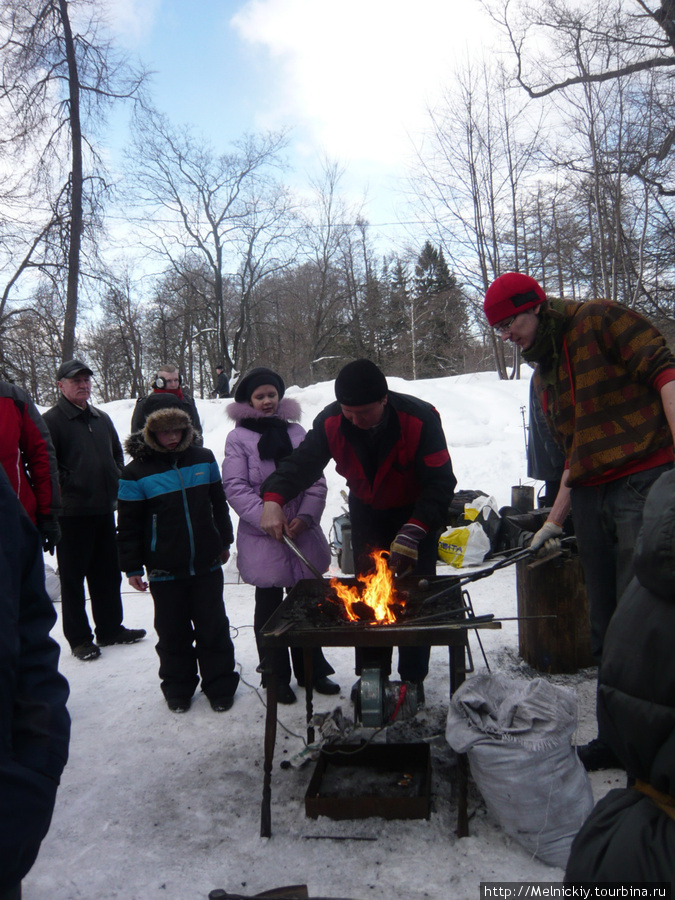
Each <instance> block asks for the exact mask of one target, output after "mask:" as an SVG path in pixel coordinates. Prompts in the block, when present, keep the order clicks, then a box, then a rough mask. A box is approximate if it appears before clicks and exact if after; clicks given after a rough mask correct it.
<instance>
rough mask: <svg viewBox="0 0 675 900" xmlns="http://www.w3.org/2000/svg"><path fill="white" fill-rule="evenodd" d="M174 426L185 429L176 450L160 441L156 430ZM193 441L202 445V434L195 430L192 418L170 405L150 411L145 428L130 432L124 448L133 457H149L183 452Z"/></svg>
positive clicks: (168, 429) (169, 428) (170, 428)
mask: <svg viewBox="0 0 675 900" xmlns="http://www.w3.org/2000/svg"><path fill="white" fill-rule="evenodd" d="M174 428H179V429H181V430H182V431H183V439H182V440H181V442H180V443H179V444H178V446H177V447H176V448H175V450H167V449H166V447H162V445H161V444H160V443H159V441H158V440H157V438H156V437H155V432H156V431H171V430H173V429H174ZM193 443H194V444H197V445H200V444H201V435H200V434H199V432H198V431H195V429H194V427H193V425H192V419H191V418H190V416H189V415H188V414H187V413H186V412H185V411H184V410H182V409H176V407H173V406H169V407H164V408H162V409H158V410H155V412H153V413H150V415H149V416H148V418H147V419H146V420H145V426H144V428H143V430H142V431H136V432H134V433H133V434H130V435H129V437H128V438H127V439H126V441H125V442H124V449H125V450H126V451H127V453H128V454H129V456H131V457H132V458H133V459H148V458H149V457H151V456H152V455H153V454H155V453H166V454H168V453H183V452H184V451H185V450H187V449H188V447H190V446H191V445H192V444H193Z"/></svg>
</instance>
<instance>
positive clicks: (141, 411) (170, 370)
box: [131, 363, 202, 434]
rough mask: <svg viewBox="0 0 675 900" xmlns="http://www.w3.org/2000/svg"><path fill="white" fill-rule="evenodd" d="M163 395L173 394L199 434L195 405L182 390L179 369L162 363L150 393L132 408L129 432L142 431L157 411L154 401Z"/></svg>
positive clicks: (200, 424) (199, 427) (197, 414)
mask: <svg viewBox="0 0 675 900" xmlns="http://www.w3.org/2000/svg"><path fill="white" fill-rule="evenodd" d="M165 394H173V395H174V397H178V399H179V400H180V401H181V403H182V404H183V409H184V410H185V411H186V412H187V414H188V415H189V416H190V418H191V419H192V424H193V425H194V427H195V428H196V429H197V431H199V432H200V434H201V430H202V423H201V421H200V419H199V413H198V412H197V404H196V403H195V401H194V399H193V398H192V397H190V395H189V394H188V393H187V391H184V390H183V377H182V375H181V374H180V369H179V368H178V366H175V365H174V364H173V363H164V364H163V365H161V366H160V367H159V369H158V370H157V375H156V376H155V380H154V381H153V383H152V393H151V394H148V395H147V396H146V397H139V398H138V400H137V401H136V406H134V411H133V414H132V416H131V432H132V434H133V433H134V432H136V431H142V430H143V426H144V425H145V420H146V419H147V418H148V416H149V415H150V413H151V412H152V411H153V409H157V404H156V403H155V400H157V399H159V398H161V397H162V396H164V395H165Z"/></svg>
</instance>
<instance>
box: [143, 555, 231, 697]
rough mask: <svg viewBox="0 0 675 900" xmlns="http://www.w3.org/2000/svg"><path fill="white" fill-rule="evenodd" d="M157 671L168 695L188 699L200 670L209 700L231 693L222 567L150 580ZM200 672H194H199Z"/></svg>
mask: <svg viewBox="0 0 675 900" xmlns="http://www.w3.org/2000/svg"><path fill="white" fill-rule="evenodd" d="M150 592H151V593H152V599H153V600H154V603H155V631H156V632H157V637H158V638H159V640H158V641H157V644H156V645H155V650H156V651H157V655H158V656H159V677H160V679H161V682H162V693H163V694H164V696H165V697H166V699H167V700H171V699H181V700H187V699H189V698H190V697H192V695H193V694H194V692H195V689H196V687H197V685H198V684H199V675H201V681H202V690H203V691H204V693H205V694H206V696H207V697H208V698H209V700H219V699H221V698H223V697H232V696H234V692H235V691H236V690H237V685H238V684H239V673H238V672H235V668H234V667H235V660H234V644H233V643H232V638H231V637H230V622H229V619H228V618H227V613H226V612H225V603H224V602H223V570H222V569H220V568H219V569H216V571H215V572H209V573H208V574H206V575H193V576H192V577H191V578H176V579H174V580H172V581H151V582H150ZM198 672H199V674H198Z"/></svg>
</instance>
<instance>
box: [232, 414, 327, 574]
mask: <svg viewBox="0 0 675 900" xmlns="http://www.w3.org/2000/svg"><path fill="white" fill-rule="evenodd" d="M227 414H228V416H229V417H230V418H231V419H233V420H234V421H235V422H236V423H237V425H236V427H235V428H233V429H232V431H231V432H230V433H229V434H228V436H227V441H226V442H225V459H224V460H223V487H224V488H225V496H226V497H227V502H228V503H229V505H230V506H231V507H232V509H233V510H234V511H235V512H236V513H237V515H238V516H239V527H238V529H237V567H238V569H239V574H240V575H241V577H242V579H243V580H244V581H245V582H246V584H254V585H255V586H256V587H292V586H293V585H294V584H295V583H296V582H298V581H299V580H300V579H301V578H311V577H312V573H311V572H310V571H309V570H308V569H307V567H306V566H304V565H303V564H302V563H301V562H300V560H299V559H298V557H297V556H296V555H295V554H294V553H293V551H292V550H291V549H290V548H288V547H287V546H286V545H285V544H283V543H281V542H280V541H276V540H275V539H274V538H273V537H270V536H269V535H268V534H266V533H265V532H264V531H261V529H260V528H259V527H258V526H259V524H260V516H261V515H262V508H263V501H262V497H261V496H260V486H261V484H262V483H263V481H264V480H265V479H266V478H267V476H268V475H271V474H272V472H273V471H274V469H275V465H274V461H273V460H271V459H265V460H261V459H260V456H259V454H258V441H259V440H260V435H259V434H258V432H256V431H251V429H250V428H246V427H244V426H243V425H241V424H240V422H241V420H242V419H253V418H263V414H262V413H261V412H259V411H258V410H255V409H253V407H252V406H249V404H248V403H230V404H228V406H227ZM276 414H277V416H278V417H279V418H280V419H283V420H284V421H286V422H289V423H291V424H289V426H288V436H289V437H290V439H291V443H292V444H293V447H297V446H298V444H299V443H300V442H301V441H302V439H303V438H304V436H305V429H304V428H303V427H302V426H301V425H298V424H296V422H297V420H298V419H299V418H300V415H301V411H300V404H299V403H298V402H297V400H291V399H290V398H288V397H284V398H282V400H281V401H280V403H279V408H278V410H277V413H276ZM326 491H327V488H326V479H325V478H323V477H322V478H320V479H319V480H318V481H316V482H315V483H314V484H313V485H312V486H311V487H310V488H308V489H307V490H306V491H303V493H301V494H298V496H297V497H296V498H295V499H293V500H291V501H289V502H288V503H287V504H286V505H285V506H284V513H285V515H286V518H287V520H288V521H289V522H291V521H292V520H293V519H295V518H298V517H299V518H301V519H303V520H304V521H305V522H306V523H307V525H308V526H309V527H308V528H307V529H306V530H305V531H303V532H302V534H301V535H300V536H299V537H298V538H297V540H296V544H297V546H298V547H299V549H300V550H301V551H302V553H303V554H304V555H305V556H306V557H307V559H308V560H309V561H310V562H311V563H313V564H314V565H315V566H316V568H317V569H318V570H319V571H320V572H325V571H326V570H327V569H328V566H329V564H330V548H329V546H328V541H327V540H326V537H325V535H324V533H323V531H322V530H321V524H320V523H321V513H322V512H323V509H324V507H325V505H326Z"/></svg>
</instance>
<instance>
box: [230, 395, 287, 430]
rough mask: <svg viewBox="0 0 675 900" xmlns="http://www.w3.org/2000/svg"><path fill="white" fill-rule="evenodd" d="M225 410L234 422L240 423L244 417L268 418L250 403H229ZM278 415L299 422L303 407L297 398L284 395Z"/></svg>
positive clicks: (284, 419)
mask: <svg viewBox="0 0 675 900" xmlns="http://www.w3.org/2000/svg"><path fill="white" fill-rule="evenodd" d="M225 412H226V413H227V414H228V416H229V417H230V419H232V421H233V422H236V423H237V424H239V422H241V420H242V419H266V418H267V416H265V415H263V413H262V412H260V410H259V409H253V407H252V406H249V404H248V403H228V405H227V407H226V409H225ZM276 416H277V418H279V419H282V420H283V421H284V422H299V421H300V419H301V418H302V408H301V406H300V404H299V403H298V401H297V400H292V399H291V398H290V397H283V398H282V399H281V400H280V401H279V406H278V408H277V411H276Z"/></svg>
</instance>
